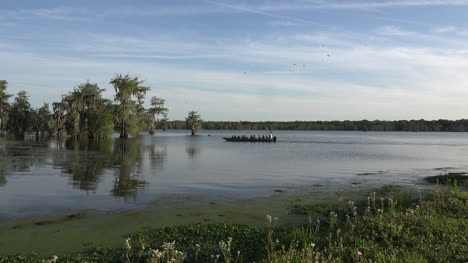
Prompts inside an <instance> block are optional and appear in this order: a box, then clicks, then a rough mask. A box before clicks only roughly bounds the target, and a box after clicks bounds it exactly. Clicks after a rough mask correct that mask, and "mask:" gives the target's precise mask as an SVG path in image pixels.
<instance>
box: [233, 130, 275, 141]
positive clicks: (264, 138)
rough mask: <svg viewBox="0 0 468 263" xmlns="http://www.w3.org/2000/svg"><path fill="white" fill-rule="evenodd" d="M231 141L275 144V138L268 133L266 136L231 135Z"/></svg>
mask: <svg viewBox="0 0 468 263" xmlns="http://www.w3.org/2000/svg"><path fill="white" fill-rule="evenodd" d="M231 139H233V140H236V141H251V142H276V136H273V133H272V132H270V134H268V135H258V136H257V135H232V136H231Z"/></svg>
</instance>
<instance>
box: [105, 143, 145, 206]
mask: <svg viewBox="0 0 468 263" xmlns="http://www.w3.org/2000/svg"><path fill="white" fill-rule="evenodd" d="M142 159H143V155H142V146H141V144H140V143H138V142H136V138H132V139H115V141H114V151H113V164H114V166H116V173H115V181H114V187H113V189H112V194H113V195H114V196H118V197H129V196H136V194H137V190H138V188H141V187H143V186H144V185H145V184H146V182H145V181H143V180H139V179H138V176H139V171H138V168H140V166H141V165H142Z"/></svg>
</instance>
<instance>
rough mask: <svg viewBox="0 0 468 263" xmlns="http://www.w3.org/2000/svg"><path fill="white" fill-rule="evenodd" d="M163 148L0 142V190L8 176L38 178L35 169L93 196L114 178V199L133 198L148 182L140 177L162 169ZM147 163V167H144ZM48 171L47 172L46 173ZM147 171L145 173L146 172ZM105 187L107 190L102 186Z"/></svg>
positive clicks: (130, 142) (130, 143)
mask: <svg viewBox="0 0 468 263" xmlns="http://www.w3.org/2000/svg"><path fill="white" fill-rule="evenodd" d="M166 158H167V148H166V145H163V146H161V145H156V144H150V145H146V146H144V145H143V144H142V143H141V138H131V139H101V140H88V139H84V140H77V139H73V138H68V139H57V138H52V139H47V140H40V141H36V140H10V139H6V138H0V187H2V186H6V185H7V182H8V180H7V179H8V176H10V175H18V174H21V175H30V176H34V175H37V173H35V168H38V167H41V168H44V169H46V170H45V171H47V174H48V175H49V174H50V175H53V174H57V171H60V174H61V175H62V176H63V175H66V176H67V177H68V178H69V179H70V181H69V184H70V185H72V187H73V188H75V189H79V190H83V191H86V192H96V191H97V189H98V187H99V184H100V183H104V182H103V181H104V176H113V177H114V180H113V183H111V185H109V187H110V188H112V190H111V191H110V193H111V194H112V195H114V196H116V197H135V196H136V195H137V192H138V189H141V188H142V187H144V186H145V185H146V184H147V182H145V181H144V180H141V179H140V176H141V174H144V173H150V172H151V170H154V169H156V168H160V167H162V166H163V165H164V163H165V162H166ZM144 162H148V165H143V163H144ZM47 169H49V170H47ZM145 169H146V170H145ZM104 187H106V186H105V185H104Z"/></svg>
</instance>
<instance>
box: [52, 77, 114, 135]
mask: <svg viewBox="0 0 468 263" xmlns="http://www.w3.org/2000/svg"><path fill="white" fill-rule="evenodd" d="M103 91H104V89H100V88H99V87H98V85H97V84H91V83H89V82H87V83H85V84H82V85H80V86H78V87H77V88H75V89H74V90H73V91H72V92H70V93H68V94H67V95H66V96H64V97H63V99H62V102H61V103H57V104H54V118H55V123H56V130H57V134H59V130H61V128H62V126H64V127H65V129H66V131H67V133H68V134H70V135H72V136H74V137H85V136H87V137H88V138H91V139H97V138H102V137H106V136H107V135H109V134H110V133H111V132H112V129H113V119H112V115H111V114H110V112H109V111H110V109H111V107H110V104H111V102H110V101H109V100H107V99H104V98H102V95H101V94H102V92H103Z"/></svg>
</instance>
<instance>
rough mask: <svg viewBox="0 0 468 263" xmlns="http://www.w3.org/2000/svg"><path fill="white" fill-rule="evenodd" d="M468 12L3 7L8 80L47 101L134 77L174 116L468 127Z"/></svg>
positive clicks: (448, 0)
mask: <svg viewBox="0 0 468 263" xmlns="http://www.w3.org/2000/svg"><path fill="white" fill-rule="evenodd" d="M467 17H468V0H398V1H396V0H395V1H393V0H387V1H377V0H374V1H364V0H362V1H337V0H330V1H326V0H294V1H228V0H223V1H216V0H206V1H202V0H200V1H119V0H114V1H52V0H42V1H35V0H30V1H21V0H15V1H9V0H4V1H2V7H1V9H0V35H1V37H0V61H1V63H0V79H6V80H7V81H8V82H9V91H10V92H11V93H16V92H18V91H19V90H26V91H28V92H29V94H30V96H31V102H32V104H33V105H34V106H40V105H41V104H42V102H53V101H58V100H60V98H61V95H62V94H65V93H67V92H68V91H70V90H72V89H73V88H74V87H76V86H77V85H79V84H80V83H83V82H86V81H90V82H93V83H98V84H99V85H100V87H101V88H105V89H107V90H106V92H105V96H106V97H108V98H112V96H113V89H112V87H111V86H110V85H109V80H110V79H111V78H112V77H113V76H115V74H117V73H122V74H131V75H136V76H139V77H141V78H142V79H144V80H145V81H146V82H145V83H146V85H147V86H149V87H151V88H152V89H151V92H150V93H149V94H148V95H149V96H148V98H149V97H150V96H160V97H163V98H165V99H166V101H167V105H168V107H169V109H170V113H169V118H170V119H183V118H184V117H185V115H186V114H187V112H188V111H190V110H198V111H199V112H200V113H201V114H202V116H203V118H204V119H206V120H346V119H349V120H359V119H371V120H373V119H385V120H394V119H421V118H424V119H439V118H447V119H459V118H468V103H466V99H467V98H468V41H467V40H468V20H467V19H466V18H467ZM148 101H149V99H148Z"/></svg>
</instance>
